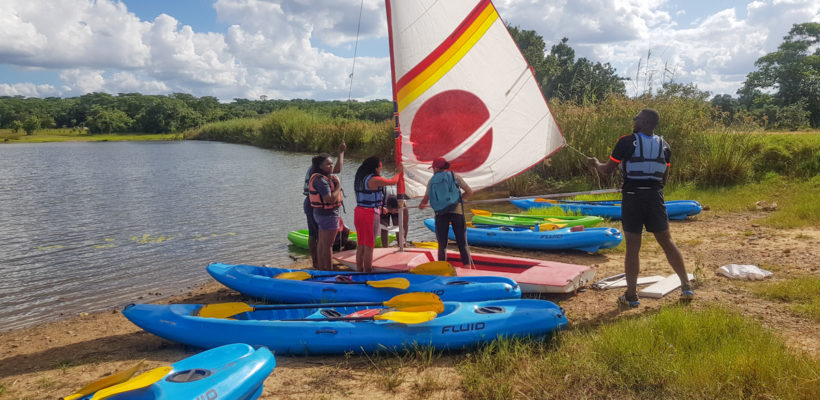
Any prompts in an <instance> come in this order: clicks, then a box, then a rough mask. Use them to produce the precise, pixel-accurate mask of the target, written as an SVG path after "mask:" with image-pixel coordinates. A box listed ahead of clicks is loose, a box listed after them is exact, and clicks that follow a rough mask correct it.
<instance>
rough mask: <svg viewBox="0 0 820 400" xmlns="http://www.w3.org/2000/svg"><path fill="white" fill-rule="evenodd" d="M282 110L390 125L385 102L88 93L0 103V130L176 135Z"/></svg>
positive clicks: (6, 99) (18, 98)
mask: <svg viewBox="0 0 820 400" xmlns="http://www.w3.org/2000/svg"><path fill="white" fill-rule="evenodd" d="M285 108H297V109H306V110H311V111H314V112H318V113H321V114H324V115H327V116H330V117H334V118H335V117H343V118H351V119H358V120H365V121H384V120H385V119H390V118H391V117H392V114H393V108H392V105H391V103H390V102H388V101H386V100H374V101H368V102H356V101H352V102H344V101H315V100H307V99H295V100H268V99H264V98H263V99H259V100H246V99H234V100H233V101H232V102H230V103H220V102H219V100H218V99H217V98H216V97H211V96H204V97H195V96H192V95H190V94H185V93H173V94H170V95H167V96H164V95H143V94H139V93H120V94H118V95H116V96H114V95H111V94H108V93H89V94H85V95H82V96H79V97H71V98H58V97H48V98H42V99H41V98H36V97H29V98H25V97H22V96H14V97H8V96H5V97H0V129H12V130H14V131H18V130H23V131H26V133H29V134H30V133H31V132H32V131H34V130H36V129H41V128H43V129H45V128H74V129H82V130H88V132H89V133H92V134H95V133H112V132H116V133H131V132H135V133H175V132H184V131H186V130H189V129H193V128H197V127H200V126H202V125H205V124H208V123H212V122H220V121H228V120H233V119H239V118H250V117H259V116H263V115H267V114H270V113H271V112H273V111H276V110H281V109H285Z"/></svg>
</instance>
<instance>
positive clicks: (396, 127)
mask: <svg viewBox="0 0 820 400" xmlns="http://www.w3.org/2000/svg"><path fill="white" fill-rule="evenodd" d="M384 8H385V11H386V12H387V38H388V40H387V42H388V44H389V46H390V78H391V79H390V85H391V88H392V90H391V92H392V93H393V148H394V149H395V159H396V161H395V162H396V167H398V166H400V165H402V160H401V124H400V123H399V105H398V102H397V101H396V66H395V63H394V61H393V24H392V23H391V21H392V20H391V15H392V9H391V7H390V0H384ZM396 199H397V200H398V201H399V234H398V236H397V237H396V241H397V242H398V243H399V250H400V251H403V250H404V230H405V229H406V228H407V227H405V226H404V209H405V208H406V207H407V202H406V199H407V195H405V194H404V171H402V173H401V174H399V181H398V182H397V183H396ZM402 205H403V206H402ZM383 246H385V247H386V246H387V244H383Z"/></svg>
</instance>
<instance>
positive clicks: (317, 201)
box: [308, 173, 342, 210]
mask: <svg viewBox="0 0 820 400" xmlns="http://www.w3.org/2000/svg"><path fill="white" fill-rule="evenodd" d="M316 178H324V179H327V181H328V183H330V192H331V193H333V192H334V191H335V190H336V187H338V186H339V180H338V179H330V178H329V177H328V176H325V175H323V174H319V173H314V174H313V175H311V176H310V181H308V199H310V206H311V207H315V208H322V209H325V210H335V209H337V208H339V206H341V205H342V201H341V200H339V201H335V202H333V203H325V201H324V200H323V199H322V196H320V195H319V191H318V190H316V186H315V185H314V183H315V182H316Z"/></svg>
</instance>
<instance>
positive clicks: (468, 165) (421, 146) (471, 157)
mask: <svg viewBox="0 0 820 400" xmlns="http://www.w3.org/2000/svg"><path fill="white" fill-rule="evenodd" d="M489 118H490V111H489V110H488V109H487V106H486V105H485V104H484V102H483V101H481V99H480V98H478V96H476V95H474V94H472V93H470V92H466V91H463V90H448V91H445V92H441V93H439V94H436V95H435V96H433V97H431V98H430V99H428V100H427V101H425V102H424V104H422V105H421V107H419V110H418V111H417V112H416V115H415V116H414V117H413V121H412V123H411V124H410V132H411V133H410V142H411V143H413V154H415V156H416V158H417V159H418V160H419V161H421V162H432V161H433V160H434V159H436V158H438V157H443V156H444V155H445V154H447V153H449V152H450V151H452V150H453V149H455V148H456V147H457V146H458V145H459V144H461V143H462V142H463V141H464V140H466V139H467V138H469V137H470V136H472V135H473V134H474V133H476V130H477V129H478V128H480V127H481V125H482V124H484V123H485V122H487V120H488V119H489ZM481 135H482V136H481V138H480V139H479V140H478V142H476V143H475V144H474V145H472V146H471V147H470V148H469V149H467V150H466V151H465V152H463V153H462V154H459V155H458V156H457V157H455V158H453V159H452V160H450V159H448V160H447V161H449V162H450V168H451V169H452V170H453V171H456V172H469V171H472V170H475V169H477V168H478V167H480V166H481V165H482V164H484V162H485V161H487V157H489V155H490V150H491V149H492V145H493V129H492V127H490V128H488V129H487V131H486V132H484V133H481Z"/></svg>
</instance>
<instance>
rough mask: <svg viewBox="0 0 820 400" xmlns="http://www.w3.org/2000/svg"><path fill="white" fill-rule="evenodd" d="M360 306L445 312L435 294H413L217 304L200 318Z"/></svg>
mask: <svg viewBox="0 0 820 400" xmlns="http://www.w3.org/2000/svg"><path fill="white" fill-rule="evenodd" d="M359 306H386V307H390V308H395V309H396V310H399V311H434V312H436V313H440V312H442V311H444V303H442V302H441V299H440V298H439V297H438V296H436V295H435V294H433V293H426V292H412V293H403V294H400V295H398V296H395V297H393V298H391V299H390V300H387V301H384V302H358V303H324V304H323V303H316V304H277V305H256V306H251V305H248V304H245V303H240V302H234V303H217V304H206V305H204V306H202V308H200V309H199V314H198V315H199V316H200V317H203V318H227V317H231V316H234V315H236V314H240V313H244V312H250V311H256V310H290V309H296V308H326V307H359Z"/></svg>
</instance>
